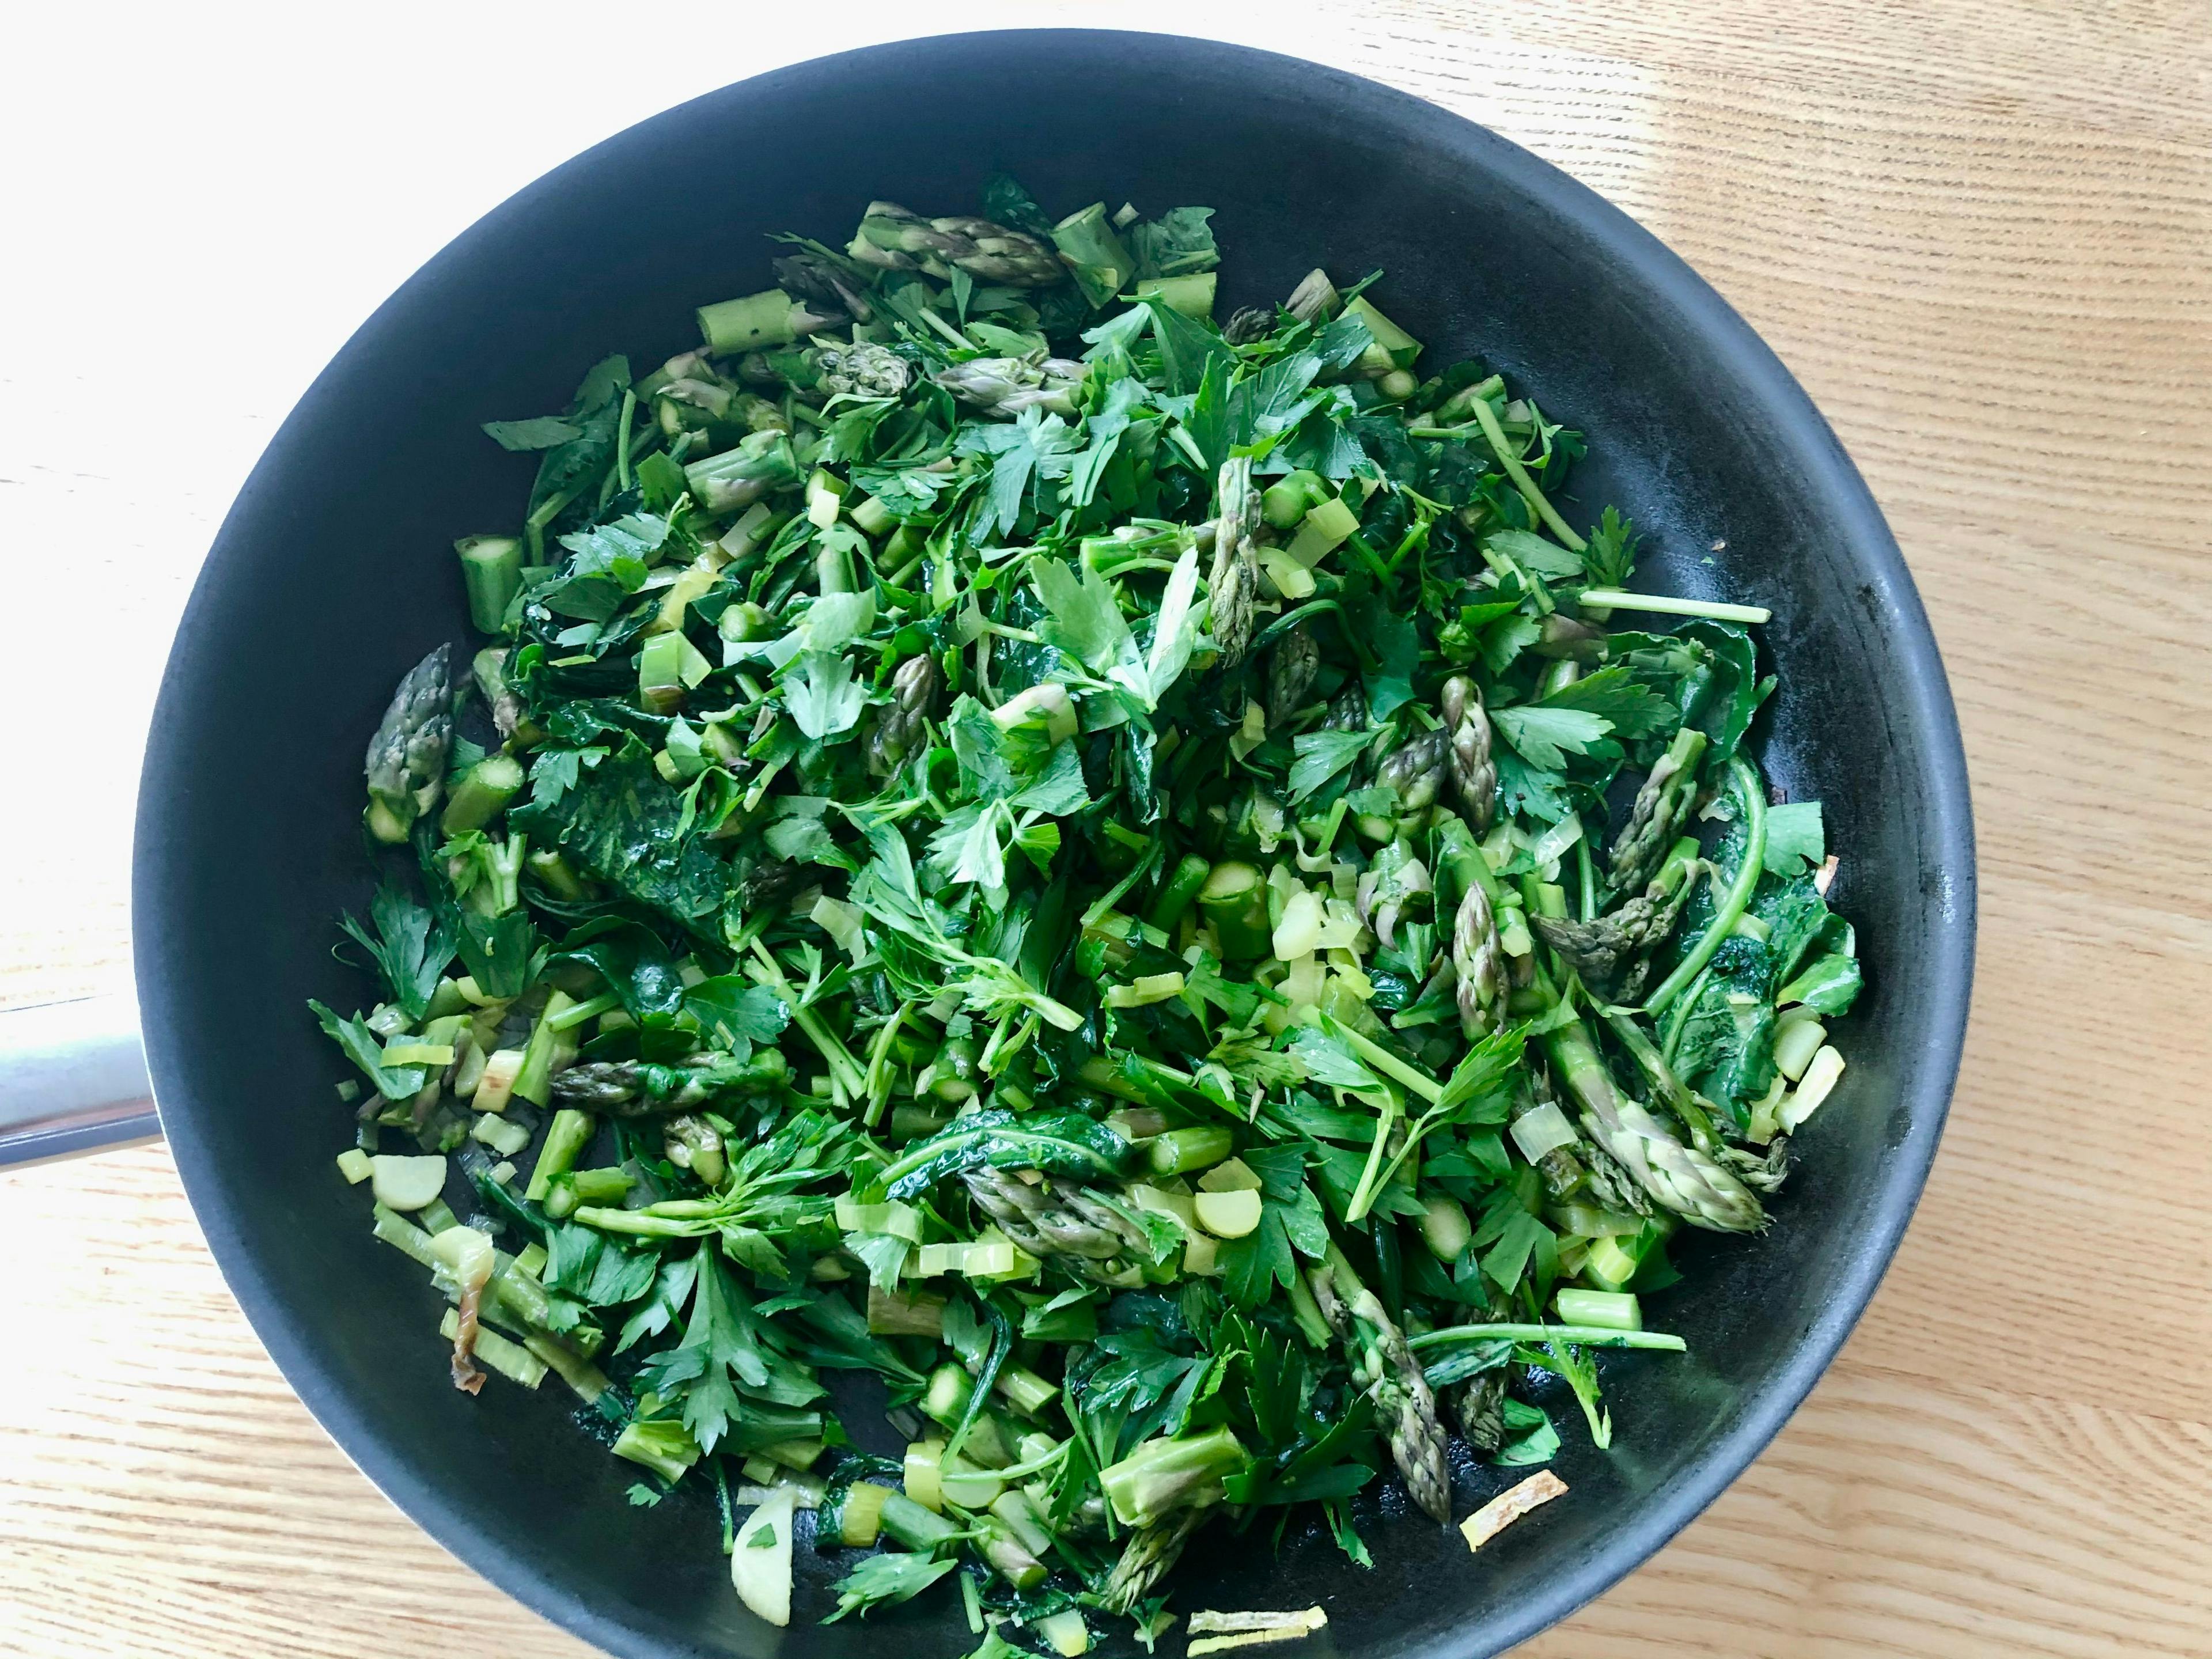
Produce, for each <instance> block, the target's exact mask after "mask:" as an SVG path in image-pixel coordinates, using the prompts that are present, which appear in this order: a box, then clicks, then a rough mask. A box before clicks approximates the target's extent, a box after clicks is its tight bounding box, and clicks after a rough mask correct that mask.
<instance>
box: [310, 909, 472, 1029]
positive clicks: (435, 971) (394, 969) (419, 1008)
mask: <svg viewBox="0 0 2212 1659" xmlns="http://www.w3.org/2000/svg"><path fill="white" fill-rule="evenodd" d="M368 918H369V922H370V924H371V926H372V927H374V929H375V932H374V933H370V932H368V930H367V929H365V928H363V927H362V925H361V924H360V923H359V922H357V921H355V920H354V919H353V918H352V917H351V916H347V917H345V918H344V919H343V920H342V921H340V922H339V924H338V925H339V926H340V927H343V928H344V929H345V931H346V932H347V933H349V934H351V935H352V936H353V937H354V938H355V939H356V940H358V941H359V942H360V944H361V945H362V948H363V949H364V950H366V951H368V953H369V956H370V957H371V958H373V959H374V962H375V963H376V971H377V975H378V976H379V977H380V979H382V980H383V981H384V988H385V993H386V995H387V996H389V997H390V998H391V1000H392V1001H394V1002H396V1003H398V1005H399V1008H400V1012H403V1013H404V1014H405V1015H406V1016H407V1018H409V1019H410V1020H415V1021H418V1022H419V1021H420V1020H421V1019H422V1015H423V1012H424V1011H425V1010H426V1009H428V1007H429V1006H430V996H431V994H432V993H433V992H435V990H436V989H437V988H438V976H439V975H441V974H442V973H443V972H444V971H445V968H446V964H447V963H449V962H451V961H452V960H453V934H452V932H451V930H449V929H448V928H447V927H446V925H445V924H444V923H443V922H442V921H440V920H439V918H438V915H437V914H436V913H435V911H433V910H431V909H429V908H428V907H427V906H424V905H420V904H417V903H416V902H415V901H414V900H413V899H411V898H410V897H408V896H407V895H406V894H405V893H404V892H403V891H401V890H400V889H398V887H396V886H394V885H393V884H392V883H391V882H390V881H388V880H387V881H386V882H385V883H383V884H381V885H380V886H379V887H378V888H377V890H376V893H375V896H374V897H372V898H371V899H370V900H369V902H368Z"/></svg>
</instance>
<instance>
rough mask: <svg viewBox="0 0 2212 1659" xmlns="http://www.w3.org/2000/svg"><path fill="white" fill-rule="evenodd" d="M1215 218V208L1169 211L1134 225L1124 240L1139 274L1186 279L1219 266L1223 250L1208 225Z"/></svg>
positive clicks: (1127, 231) (1174, 209)
mask: <svg viewBox="0 0 2212 1659" xmlns="http://www.w3.org/2000/svg"><path fill="white" fill-rule="evenodd" d="M1212 216H1213V210H1212V208H1206V207H1179V208H1170V209H1169V210H1167V211H1166V212H1165V213H1163V214H1162V215H1160V216H1159V217H1158V218H1157V219H1147V220H1146V221H1144V222H1142V223H1139V224H1134V225H1131V226H1130V227H1129V228H1128V229H1127V230H1126V231H1124V232H1123V233H1122V236H1121V240H1122V241H1123V243H1124V244H1125V245H1126V246H1127V248H1128V250H1129V254H1130V257H1131V258H1133V259H1135V260H1136V262H1137V271H1136V274H1137V275H1138V276H1140V277H1143V276H1190V275H1194V274H1195V273H1197V272H1199V271H1201V270H1212V269H1213V268H1214V267H1215V266H1216V265H1218V264H1220V263H1221V250H1220V249H1219V248H1218V247H1216V246H1214V242H1213V232H1212V228H1210V227H1209V226H1208V225H1207V224H1206V221H1207V220H1209V219H1211V218H1212Z"/></svg>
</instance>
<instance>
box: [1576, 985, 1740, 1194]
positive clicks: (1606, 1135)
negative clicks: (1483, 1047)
mask: <svg viewBox="0 0 2212 1659" xmlns="http://www.w3.org/2000/svg"><path fill="white" fill-rule="evenodd" d="M1547 1045H1548V1047H1549V1048H1550V1051H1551V1056H1552V1063H1553V1065H1555V1066H1558V1067H1559V1075H1560V1078H1561V1079H1562V1080H1563V1081H1564V1082H1565V1085H1566V1086H1567V1090H1568V1092H1569V1093H1571V1094H1572V1095H1573V1096H1574V1097H1575V1099H1576V1101H1577V1103H1578V1104H1579V1105H1580V1106H1581V1108H1582V1120H1583V1131H1584V1133H1587V1134H1588V1135H1589V1138H1590V1139H1591V1140H1592V1141H1593V1142H1595V1144H1596V1145H1597V1146H1601V1147H1603V1148H1604V1149H1605V1151H1606V1152H1609V1153H1611V1154H1612V1155H1613V1158H1615V1159H1617V1160H1618V1161H1619V1162H1620V1164H1621V1166H1622V1167H1623V1168H1624V1169H1626V1170H1627V1171H1628V1173H1629V1174H1630V1175H1631V1176H1633V1177H1634V1178H1635V1180H1636V1182H1638V1184H1639V1185H1640V1186H1642V1187H1643V1188H1644V1190H1645V1191H1646V1192H1648V1193H1650V1194H1651V1196H1652V1198H1653V1199H1654V1200H1656V1201H1657V1202H1658V1203H1659V1204H1660V1205H1661V1206H1662V1207H1664V1208H1666V1209H1668V1210H1670V1211H1672V1212H1674V1214H1676V1215H1678V1216H1680V1217H1681V1218H1682V1219H1683V1220H1685V1221H1686V1222H1688V1223H1689V1224H1690V1225H1692V1226H1694V1227H1704V1228H1706V1229H1708V1230H1710V1231H1714V1232H1723V1233H1746V1232H1755V1231H1758V1230H1759V1228H1761V1227H1763V1226H1764V1225H1765V1224H1766V1214H1765V1211H1764V1210H1762V1209H1761V1208H1760V1207H1759V1200H1758V1198H1757V1197H1755V1196H1754V1195H1753V1194H1752V1192H1751V1191H1750V1189H1749V1188H1747V1187H1745V1186H1744V1184H1743V1183H1742V1182H1740V1181H1738V1180H1737V1179H1736V1178H1735V1176H1732V1175H1730V1174H1729V1172H1728V1171H1727V1170H1724V1169H1723V1168H1722V1167H1721V1166H1720V1164H1718V1163H1717V1162H1716V1161H1715V1160H1714V1159H1713V1158H1711V1157H1709V1156H1707V1155H1706V1154H1705V1153H1704V1152H1699V1151H1698V1150H1697V1149H1695V1148H1694V1147H1690V1146H1684V1145H1683V1144H1682V1143H1681V1142H1680V1141H1679V1140H1677V1139H1674V1136H1673V1135H1672V1134H1670V1133H1668V1130H1667V1127H1666V1125H1665V1124H1663V1123H1662V1122H1661V1121H1659V1120H1658V1119H1657V1118H1656V1117H1654V1116H1653V1115H1651V1114H1650V1112H1649V1111H1647V1110H1646V1109H1644V1107H1643V1106H1641V1105H1640V1104H1638V1103H1637V1102H1635V1101H1633V1100H1631V1099H1629V1098H1627V1097H1625V1096H1623V1095H1622V1094H1620V1092H1619V1091H1617V1090H1616V1089H1615V1088H1614V1087H1613V1075H1612V1073H1610V1072H1608V1071H1607V1069H1606V1065H1605V1061H1604V1060H1603V1059H1602V1058H1601V1057H1600V1055H1599V1054H1598V1052H1597V1046H1596V1045H1595V1043H1593V1042H1591V1041H1590V1036H1589V1030H1588V1029H1587V1028H1586V1027H1585V1026H1584V1025H1583V1022H1582V1020H1581V1019H1580V1018H1578V1017H1577V1018H1569V1019H1568V1021H1567V1022H1566V1024H1564V1025H1561V1026H1560V1027H1559V1028H1558V1029H1557V1030H1554V1031H1553V1032H1552V1033H1551V1035H1550V1036H1549V1037H1548V1038H1547Z"/></svg>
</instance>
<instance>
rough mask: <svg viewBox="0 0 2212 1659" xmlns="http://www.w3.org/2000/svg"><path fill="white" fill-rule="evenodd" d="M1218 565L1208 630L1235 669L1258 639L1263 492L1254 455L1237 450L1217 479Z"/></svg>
mask: <svg viewBox="0 0 2212 1659" xmlns="http://www.w3.org/2000/svg"><path fill="white" fill-rule="evenodd" d="M1214 488H1215V500H1216V504H1217V505H1216V517H1215V520H1214V532H1213V568H1212V574H1209V575H1208V576H1207V578H1206V593H1207V595H1208V598H1209V605H1208V608H1207V612H1206V616H1207V622H1206V629H1207V631H1208V632H1209V633H1211V634H1212V635H1213V641H1214V643H1215V644H1216V645H1218V646H1219V647H1221V664H1222V666H1223V667H1225V668H1234V667H1235V666H1236V665H1237V664H1238V663H1240V662H1242V661H1243V659H1244V653H1245V652H1246V651H1248V650H1249V649H1250V647H1251V644H1252V617H1253V610H1254V607H1255V605H1257V604H1258V603H1259V599H1260V556H1259V552H1258V550H1257V549H1256V548H1255V545H1254V542H1253V538H1255V536H1257V535H1258V534H1259V533H1260V524H1261V516H1260V492H1259V490H1257V489H1255V488H1254V487H1253V483H1252V459H1251V457H1250V456H1249V455H1232V456H1231V457H1230V458H1229V459H1227V460H1225V461H1224V462H1223V463H1222V464H1221V471H1220V475H1219V477H1218V478H1217V479H1216V481H1215V486H1214Z"/></svg>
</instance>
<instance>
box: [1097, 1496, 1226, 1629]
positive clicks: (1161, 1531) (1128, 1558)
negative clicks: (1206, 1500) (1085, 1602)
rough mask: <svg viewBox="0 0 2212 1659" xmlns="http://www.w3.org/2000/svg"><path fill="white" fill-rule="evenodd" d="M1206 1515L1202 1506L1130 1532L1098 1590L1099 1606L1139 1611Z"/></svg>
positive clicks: (1180, 1554)
mask: <svg viewBox="0 0 2212 1659" xmlns="http://www.w3.org/2000/svg"><path fill="white" fill-rule="evenodd" d="M1205 1521H1206V1510H1202V1509H1188V1510H1181V1511H1179V1512H1178V1513H1176V1514H1174V1515H1171V1516H1169V1517H1168V1518H1167V1519H1166V1520H1164V1521H1156V1522H1153V1523H1152V1525H1151V1526H1149V1527H1139V1528H1138V1529H1137V1530H1136V1531H1134V1532H1133V1533H1131V1534H1129V1541H1128V1542H1127V1543H1126V1544H1124V1545H1123V1546H1122V1547H1121V1558H1120V1559H1118V1560H1116V1561H1115V1563H1114V1571H1111V1572H1110V1573H1109V1574H1107V1576H1106V1587H1105V1589H1103V1590H1102V1591H1100V1592H1099V1601H1100V1605H1102V1606H1103V1607H1104V1608H1105V1609H1106V1611H1107V1612H1109V1613H1133V1612H1134V1611H1136V1607H1137V1603H1138V1602H1139V1601H1143V1600H1144V1599H1145V1597H1146V1595H1147V1594H1148V1593H1149V1592H1150V1591H1151V1589H1152V1586H1153V1585H1155V1584H1157V1583H1159V1582H1160V1580H1161V1579H1163V1578H1164V1577H1167V1575H1168V1572H1169V1571H1170V1569H1172V1568H1173V1567H1174V1565H1175V1564H1176V1560H1177V1559H1179V1558H1180V1557H1181V1556H1182V1547H1183V1546H1184V1545H1185V1544H1187V1543H1188V1542H1189V1541H1190V1535H1191V1534H1193V1533H1194V1532H1196V1531H1197V1530H1198V1529H1199V1528H1200V1526H1201V1525H1203V1524H1204V1522H1205Z"/></svg>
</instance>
